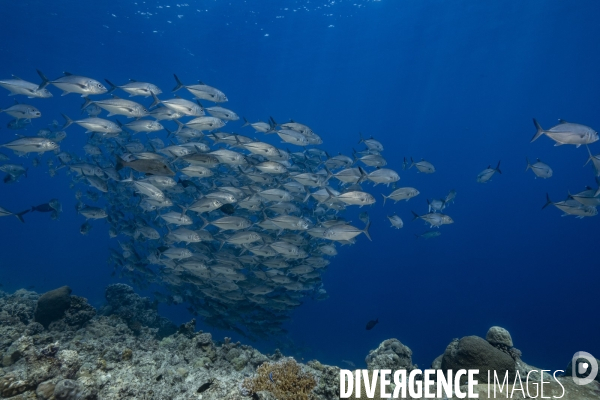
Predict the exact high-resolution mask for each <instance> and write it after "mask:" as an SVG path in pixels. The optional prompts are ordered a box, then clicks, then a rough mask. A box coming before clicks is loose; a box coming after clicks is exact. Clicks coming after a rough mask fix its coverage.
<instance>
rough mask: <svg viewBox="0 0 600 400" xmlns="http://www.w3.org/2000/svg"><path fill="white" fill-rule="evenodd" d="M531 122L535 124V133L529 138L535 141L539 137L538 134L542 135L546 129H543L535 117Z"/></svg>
mask: <svg viewBox="0 0 600 400" xmlns="http://www.w3.org/2000/svg"><path fill="white" fill-rule="evenodd" d="M533 124H534V125H535V129H536V130H537V131H536V132H535V135H533V138H532V139H531V141H532V142H533V141H535V140H536V139H537V138H539V137H540V136H542V135H543V134H544V133H546V131H544V129H542V126H541V125H540V124H539V123H538V122H537V121H536V119H535V118H534V119H533Z"/></svg>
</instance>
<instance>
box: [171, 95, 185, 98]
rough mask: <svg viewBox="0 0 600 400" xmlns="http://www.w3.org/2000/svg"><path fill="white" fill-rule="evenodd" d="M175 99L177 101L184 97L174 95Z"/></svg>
mask: <svg viewBox="0 0 600 400" xmlns="http://www.w3.org/2000/svg"><path fill="white" fill-rule="evenodd" d="M173 97H175V98H176V99H182V98H183V97H181V96H179V95H173Z"/></svg>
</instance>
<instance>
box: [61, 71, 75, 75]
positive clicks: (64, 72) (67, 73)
mask: <svg viewBox="0 0 600 400" xmlns="http://www.w3.org/2000/svg"><path fill="white" fill-rule="evenodd" d="M63 74H64V75H65V76H71V75H73V74H72V73H70V72H67V71H63Z"/></svg>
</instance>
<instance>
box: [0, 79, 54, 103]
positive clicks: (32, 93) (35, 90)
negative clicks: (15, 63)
mask: <svg viewBox="0 0 600 400" xmlns="http://www.w3.org/2000/svg"><path fill="white" fill-rule="evenodd" d="M0 86H2V87H3V88H5V89H7V90H9V91H10V94H9V96H15V95H18V94H22V95H24V96H27V97H29V98H43V99H45V98H49V97H52V93H50V91H49V90H48V89H46V88H41V89H40V85H36V84H35V83H31V82H27V81H25V80H23V79H21V78H18V77H16V76H14V75H13V79H2V80H0Z"/></svg>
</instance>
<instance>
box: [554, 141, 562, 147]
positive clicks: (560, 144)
mask: <svg viewBox="0 0 600 400" xmlns="http://www.w3.org/2000/svg"><path fill="white" fill-rule="evenodd" d="M563 144H564V143H558V142H556V143H554V147H557V146H562V145H563Z"/></svg>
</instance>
